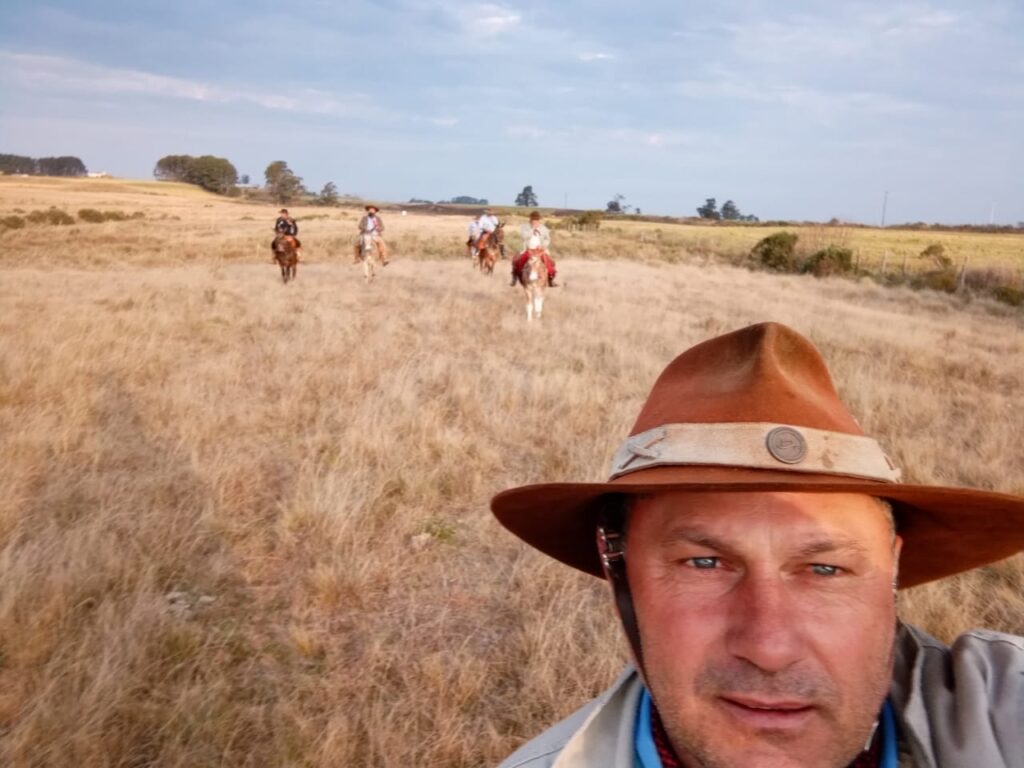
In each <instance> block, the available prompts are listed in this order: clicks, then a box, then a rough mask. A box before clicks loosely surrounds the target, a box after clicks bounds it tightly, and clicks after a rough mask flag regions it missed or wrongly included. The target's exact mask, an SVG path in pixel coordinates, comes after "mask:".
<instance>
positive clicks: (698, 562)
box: [690, 557, 718, 570]
mask: <svg viewBox="0 0 1024 768" xmlns="http://www.w3.org/2000/svg"><path fill="white" fill-rule="evenodd" d="M690 562H691V563H692V564H693V567H694V568H700V569H701V570H711V569H712V568H717V567H718V558H717V557H691V558H690Z"/></svg>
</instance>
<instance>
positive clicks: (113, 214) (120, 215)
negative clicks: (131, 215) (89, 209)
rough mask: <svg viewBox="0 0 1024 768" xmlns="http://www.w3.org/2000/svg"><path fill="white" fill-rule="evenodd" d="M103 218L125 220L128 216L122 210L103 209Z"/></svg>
mask: <svg viewBox="0 0 1024 768" xmlns="http://www.w3.org/2000/svg"><path fill="white" fill-rule="evenodd" d="M103 218H104V219H106V220H107V221H125V220H126V219H127V218H128V216H127V214H125V212H124V211H104V212H103Z"/></svg>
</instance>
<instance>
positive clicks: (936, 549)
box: [491, 323, 1024, 587]
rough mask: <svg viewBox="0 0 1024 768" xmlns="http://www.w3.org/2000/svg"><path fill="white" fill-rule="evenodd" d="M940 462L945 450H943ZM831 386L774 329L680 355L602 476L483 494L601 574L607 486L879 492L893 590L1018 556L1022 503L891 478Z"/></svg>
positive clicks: (544, 545)
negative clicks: (891, 527) (598, 537)
mask: <svg viewBox="0 0 1024 768" xmlns="http://www.w3.org/2000/svg"><path fill="white" fill-rule="evenodd" d="M951 458H952V457H951ZM899 477H900V471H899V470H898V469H897V468H896V467H895V466H894V465H893V464H892V462H891V461H890V460H889V458H888V457H887V456H886V455H885V453H884V452H883V450H882V448H881V447H880V446H879V444H878V443H877V442H876V441H875V440H873V439H872V438H870V437H867V436H865V435H864V432H863V431H862V430H861V428H860V426H859V425H858V424H857V421H856V420H855V419H854V418H853V416H852V415H851V414H850V412H849V411H848V410H847V408H846V406H845V405H843V403H842V401H841V400H840V399H839V395H838V394H837V393H836V390H835V386H834V385H833V384H832V378H831V377H830V376H829V372H828V369H827V368H826V367H825V361H824V360H823V359H822V357H821V354H820V353H819V352H818V350H817V349H815V347H814V345H812V344H811V342H810V341H808V340H807V339H805V338H804V337H803V336H801V335H800V334H798V333H796V332H795V331H793V330H792V329H791V328H787V327H786V326H784V325H779V324H778V323H762V324H759V325H752V326H750V327H748V328H744V329H742V330H739V331H735V332H733V333H729V334H726V335H724V336H719V337H717V338H714V339H710V340H709V341H705V342H703V343H702V344H698V345H697V346H695V347H692V348H691V349H688V350H687V351H685V352H683V353H682V354H681V355H679V357H677V358H676V359H675V360H673V361H672V362H671V363H670V364H669V366H668V367H667V368H666V369H665V370H664V371H663V372H662V374H661V376H660V377H659V378H658V380H657V382H655V384H654V388H653V389H652V390H651V394H650V395H649V396H648V398H647V402H645V403H644V406H643V408H642V409H641V411H640V416H639V417H638V418H637V420H636V423H635V424H634V425H633V429H632V430H631V431H630V436H629V438H628V439H627V440H626V441H625V443H623V445H622V447H621V448H620V449H619V450H618V452H617V453H616V454H615V458H614V460H613V462H612V472H611V476H610V478H609V479H608V481H607V482H604V483H546V484H542V485H530V486H525V487H522V488H513V489H510V490H507V491H503V492H501V493H499V494H498V495H497V496H495V497H494V498H493V499H492V500H491V509H492V510H493V511H494V514H495V515H496V516H497V518H498V520H499V521H500V522H501V524H502V525H504V526H505V527H506V528H508V529H509V530H510V531H512V532H513V533H514V534H516V535H517V536H519V537H520V538H521V539H523V541H525V542H526V543H527V544H530V545H531V546H533V547H536V548H537V549H539V550H541V551H542V552H544V553H546V554H548V555H550V556H551V557H553V558H555V559H557V560H560V561H562V562H563V563H566V564H568V565H571V566H572V567H574V568H578V569H579V570H581V571H585V572H586V573H590V574H593V575H595V576H602V569H601V563H600V560H599V558H598V553H597V546H596V543H595V528H596V525H597V517H598V513H599V512H600V510H601V508H602V506H603V505H604V504H605V500H606V498H607V497H608V496H609V495H612V494H646V493H656V492H659V491H704V492H707V491H720V492H724V491H730V492H736V491H744V492H771V491H787V492H800V491H806V492H813V493H863V494H868V495H870V496H876V497H879V498H883V499H887V500H889V501H890V502H892V504H893V507H894V509H895V512H896V520H897V525H898V527H899V533H900V535H901V536H902V537H903V541H904V544H903V554H902V556H901V558H900V586H901V587H912V586H915V585H917V584H921V583H924V582H926V581H931V580H933V579H939V578H942V577H943V576H950V575H952V574H954V573H959V572H960V571H966V570H968V569H970V568H975V567H977V566H980V565H985V564H986V563H991V562H993V561H996V560H1001V559H1002V558H1005V557H1009V556H1011V555H1014V554H1016V553H1017V552H1020V551H1021V550H1024V497H1020V496H1012V495H1009V494H1005V493H994V492H991V491H981V490H975V489H971V488H942V487H936V486H927V485H907V484H901V483H900V482H899Z"/></svg>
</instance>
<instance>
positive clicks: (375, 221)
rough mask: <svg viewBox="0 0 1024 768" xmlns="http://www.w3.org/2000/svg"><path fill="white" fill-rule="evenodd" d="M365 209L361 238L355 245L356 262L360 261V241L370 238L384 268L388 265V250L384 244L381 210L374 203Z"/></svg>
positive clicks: (360, 228)
mask: <svg viewBox="0 0 1024 768" xmlns="http://www.w3.org/2000/svg"><path fill="white" fill-rule="evenodd" d="M363 208H364V209H365V211H366V214H365V215H364V216H363V217H362V218H361V219H360V220H359V238H358V239H357V240H356V243H355V259H354V261H355V262H358V261H359V260H360V256H361V250H362V249H361V247H360V240H361V239H362V238H363V237H369V238H370V239H371V241H372V242H373V245H374V247H375V248H376V249H377V254H378V255H379V256H380V262H381V264H383V265H384V266H387V265H388V263H389V262H388V249H387V244H386V243H385V242H384V222H383V221H382V220H381V218H380V216H379V215H378V214H379V213H380V208H378V207H377V206H376V205H374V204H373V203H367V204H366V205H365V206H363Z"/></svg>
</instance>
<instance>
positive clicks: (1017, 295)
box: [992, 285, 1024, 307]
mask: <svg viewBox="0 0 1024 768" xmlns="http://www.w3.org/2000/svg"><path fill="white" fill-rule="evenodd" d="M992 298H994V299H995V300H996V301H1001V302H1003V304H1009V305H1010V306H1012V307H1019V306H1021V305H1024V290H1021V289H1020V288H1015V287H1014V286H1012V285H999V286H996V287H995V288H994V289H993V290H992Z"/></svg>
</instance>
